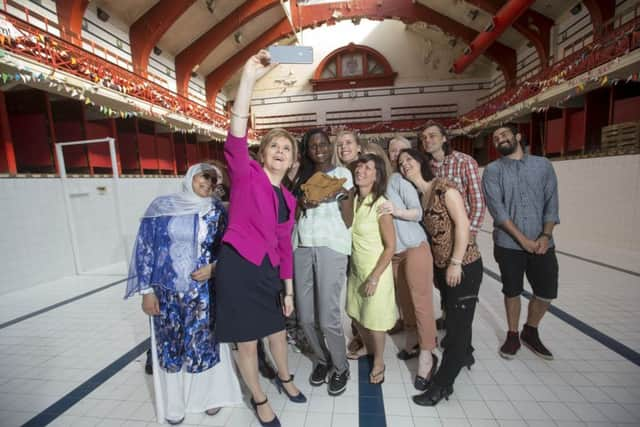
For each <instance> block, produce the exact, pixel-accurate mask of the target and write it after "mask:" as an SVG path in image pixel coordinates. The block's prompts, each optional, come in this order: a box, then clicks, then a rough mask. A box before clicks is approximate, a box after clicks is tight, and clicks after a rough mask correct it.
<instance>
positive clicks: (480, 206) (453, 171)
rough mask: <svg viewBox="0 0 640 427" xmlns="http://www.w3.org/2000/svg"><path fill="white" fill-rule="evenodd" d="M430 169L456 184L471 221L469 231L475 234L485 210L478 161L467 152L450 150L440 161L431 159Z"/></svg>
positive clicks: (437, 175)
mask: <svg viewBox="0 0 640 427" xmlns="http://www.w3.org/2000/svg"><path fill="white" fill-rule="evenodd" d="M431 170H432V171H433V173H434V174H435V176H436V177H438V178H447V179H450V180H451V181H453V182H454V183H455V184H456V186H457V187H458V191H460V194H462V199H463V200H464V207H465V208H466V209H467V215H468V216H469V221H470V222H471V233H472V234H473V235H475V234H476V233H477V232H478V230H480V227H481V226H482V220H483V218H484V210H485V203H484V195H483V194H482V184H481V182H480V173H479V171H478V163H477V162H476V161H475V160H474V159H473V157H471V156H469V155H467V154H464V153H461V152H459V151H452V152H451V154H449V155H448V156H445V158H444V160H443V161H442V162H436V161H435V160H433V159H432V160H431Z"/></svg>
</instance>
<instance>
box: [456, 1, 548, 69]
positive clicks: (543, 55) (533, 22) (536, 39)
mask: <svg viewBox="0 0 640 427" xmlns="http://www.w3.org/2000/svg"><path fill="white" fill-rule="evenodd" d="M467 3H470V4H473V5H474V6H477V7H479V8H480V9H482V10H484V11H486V12H489V13H490V14H492V15H495V14H496V13H498V11H499V10H500V8H501V7H502V1H500V0H467ZM553 25H554V22H553V20H552V19H549V18H547V17H546V16H545V15H543V14H541V13H539V12H536V11H535V10H533V9H528V10H526V11H525V12H524V13H523V14H522V16H520V17H519V18H518V19H516V21H515V22H514V23H513V28H514V29H515V30H516V31H518V32H519V33H520V34H522V35H523V36H525V37H526V38H527V39H528V40H529V42H530V43H531V44H532V45H533V47H534V48H535V49H536V52H537V53H538V58H539V59H540V65H541V67H542V69H543V70H544V69H545V68H547V67H548V66H549V55H550V44H551V27H553Z"/></svg>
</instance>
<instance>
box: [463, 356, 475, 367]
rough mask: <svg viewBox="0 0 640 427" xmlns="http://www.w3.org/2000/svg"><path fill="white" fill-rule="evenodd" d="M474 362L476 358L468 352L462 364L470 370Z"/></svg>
mask: <svg viewBox="0 0 640 427" xmlns="http://www.w3.org/2000/svg"><path fill="white" fill-rule="evenodd" d="M475 363H476V359H475V357H473V354H469V355H468V356H467V359H466V360H465V361H464V366H466V367H467V370H468V371H470V370H471V367H472V366H473V365H474V364H475Z"/></svg>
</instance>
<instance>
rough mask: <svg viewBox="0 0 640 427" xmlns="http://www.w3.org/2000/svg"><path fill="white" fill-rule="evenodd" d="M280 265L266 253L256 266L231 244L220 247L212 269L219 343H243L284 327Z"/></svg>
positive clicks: (216, 328)
mask: <svg viewBox="0 0 640 427" xmlns="http://www.w3.org/2000/svg"><path fill="white" fill-rule="evenodd" d="M282 290H283V284H282V281H281V280H280V271H279V268H277V267H274V266H272V265H271V262H270V261H269V257H268V256H265V257H264V259H263V260H262V264H261V265H260V266H257V265H255V264H252V263H251V262H249V261H247V260H246V259H245V258H243V257H242V255H240V254H239V253H238V252H237V251H236V250H235V249H234V248H233V247H232V246H231V245H228V244H224V245H223V246H222V248H221V249H220V254H219V257H218V264H217V266H216V272H215V295H216V296H215V299H216V301H215V305H216V309H215V312H216V317H215V319H216V320H215V336H216V338H217V339H218V341H220V342H243V341H253V340H256V339H260V338H264V337H266V336H268V335H271V334H273V333H275V332H279V331H282V330H284V328H285V324H284V320H285V318H284V314H283V313H282V305H281V304H282V303H281V300H280V294H281V292H282Z"/></svg>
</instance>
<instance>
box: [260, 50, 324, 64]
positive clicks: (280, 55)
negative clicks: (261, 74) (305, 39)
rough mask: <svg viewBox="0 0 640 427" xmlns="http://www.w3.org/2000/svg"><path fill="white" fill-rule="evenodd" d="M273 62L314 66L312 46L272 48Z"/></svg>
mask: <svg viewBox="0 0 640 427" xmlns="http://www.w3.org/2000/svg"><path fill="white" fill-rule="evenodd" d="M268 50H269V54H270V55H271V61H272V62H277V63H278V64H313V47H311V46H271V47H270V48H269V49H268Z"/></svg>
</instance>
